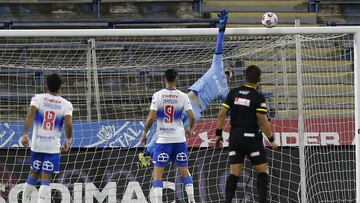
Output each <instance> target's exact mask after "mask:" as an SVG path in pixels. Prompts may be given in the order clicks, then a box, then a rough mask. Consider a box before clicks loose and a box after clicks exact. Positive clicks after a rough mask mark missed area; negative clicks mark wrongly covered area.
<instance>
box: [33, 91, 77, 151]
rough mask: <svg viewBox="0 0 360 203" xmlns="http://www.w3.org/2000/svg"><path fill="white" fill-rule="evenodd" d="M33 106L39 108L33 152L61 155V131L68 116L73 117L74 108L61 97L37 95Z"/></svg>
mask: <svg viewBox="0 0 360 203" xmlns="http://www.w3.org/2000/svg"><path fill="white" fill-rule="evenodd" d="M30 105H31V106H35V107H36V108H37V111H36V114H35V120H34V122H35V125H34V128H33V134H32V139H31V140H32V141H31V151H33V152H42V153H49V154H54V153H60V147H61V143H60V142H61V141H60V137H61V129H62V127H63V123H64V117H65V116H66V115H70V116H72V112H73V106H72V104H71V103H70V102H69V101H67V100H66V99H64V98H62V97H61V96H55V95H51V94H36V95H35V96H34V97H33V98H32V99H31V103H30Z"/></svg>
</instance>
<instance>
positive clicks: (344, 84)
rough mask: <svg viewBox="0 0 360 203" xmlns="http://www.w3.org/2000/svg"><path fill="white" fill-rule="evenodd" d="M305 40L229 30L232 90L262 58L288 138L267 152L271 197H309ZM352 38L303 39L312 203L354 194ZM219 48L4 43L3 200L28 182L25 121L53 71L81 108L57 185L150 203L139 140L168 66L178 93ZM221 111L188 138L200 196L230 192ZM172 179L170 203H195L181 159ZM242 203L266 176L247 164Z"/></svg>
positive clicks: (280, 129) (169, 42)
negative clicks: (217, 144) (219, 138)
mask: <svg viewBox="0 0 360 203" xmlns="http://www.w3.org/2000/svg"><path fill="white" fill-rule="evenodd" d="M295 44H296V42H295V36H294V35H252V36H249V35H231V36H227V37H226V38H225V43H224V56H223V59H224V63H225V66H226V67H232V69H233V70H234V73H235V74H234V78H233V79H232V80H231V82H230V84H229V86H230V88H234V87H237V86H239V85H241V84H242V83H243V82H244V76H243V71H244V68H245V67H246V66H247V65H250V64H256V65H258V66H259V67H260V68H261V69H262V71H263V75H262V82H261V85H260V91H261V92H262V93H263V94H264V95H265V97H266V98H267V101H268V103H269V106H270V116H271V117H272V121H271V123H272V128H273V130H274V134H275V137H276V140H277V142H278V143H279V144H280V145H282V147H281V148H280V149H279V150H277V151H273V150H270V149H268V150H267V153H268V160H269V165H270V177H271V178H270V193H269V199H270V200H271V201H270V202H299V196H300V188H299V187H300V179H301V178H300V163H299V147H298V141H299V139H298V115H299V109H298V101H299V99H300V98H298V97H297V90H298V89H297V88H298V87H297V84H298V81H299V78H298V77H297V75H296V65H297V63H296V54H297V53H296V49H295ZM351 44H352V36H351V35H348V34H341V35H330V34H327V35H320V34H317V35H303V36H302V37H301V46H302V47H301V48H302V49H301V58H302V64H301V71H302V82H303V86H302V87H301V88H302V89H303V91H304V95H303V98H301V99H303V102H304V109H303V110H302V112H303V114H304V124H305V134H304V135H303V136H304V138H305V142H306V145H307V146H306V148H305V164H306V166H305V167H306V185H307V200H308V202H352V201H354V200H355V197H354V191H355V180H354V177H355V158H354V148H353V147H352V146H351V145H350V144H351V142H352V139H353V132H354V129H353V126H354V120H353V118H354V116H353V112H354V93H353V86H354V82H353V63H352V48H351ZM215 45H216V37H215V36H181V35H179V36H176V37H165V36H164V37H94V38H80V37H56V38H50V37H49V38H30V37H29V38H1V39H0V92H1V94H0V112H1V113H0V130H1V131H0V135H1V136H0V147H1V149H0V162H1V163H0V166H1V168H0V176H1V177H2V178H1V180H2V181H0V182H2V186H3V189H2V187H0V191H2V192H0V193H1V196H2V197H3V198H4V199H6V200H7V199H10V197H11V198H13V201H16V199H15V196H16V193H15V192H14V191H16V187H17V186H15V185H16V184H20V183H23V182H25V180H26V178H27V174H28V171H29V167H28V164H29V149H25V148H22V147H19V145H20V146H21V144H20V142H19V138H20V136H21V134H22V129H23V127H22V121H23V119H24V118H25V115H26V111H27V108H28V105H29V101H30V99H31V97H32V96H33V95H34V94H37V93H42V92H44V91H46V90H45V88H44V77H45V76H46V75H47V74H48V73H50V72H59V73H60V74H61V75H62V76H63V77H64V79H65V85H64V87H63V89H62V91H61V95H62V96H63V97H64V98H66V99H68V100H69V101H71V102H72V104H73V105H74V115H73V119H74V147H73V148H72V149H71V151H70V153H68V154H63V155H62V165H61V166H62V167H61V172H60V174H59V175H58V176H56V177H55V179H54V181H53V183H59V185H60V186H59V185H56V184H53V188H55V187H61V185H64V187H65V189H66V188H67V191H68V192H69V194H70V199H73V200H74V202H76V201H77V202H82V199H86V198H91V199H94V200H96V199H97V201H100V202H101V198H102V197H100V195H92V194H93V193H92V192H94V191H96V188H99V189H100V190H102V191H103V194H105V197H103V198H104V200H106V201H108V202H114V201H116V202H131V200H130V199H132V200H133V201H135V199H138V200H139V201H140V202H146V201H150V198H149V196H150V189H151V176H152V167H147V168H141V167H139V166H138V164H137V153H139V152H141V151H142V150H143V149H142V148H138V147H139V146H140V144H139V138H140V136H141V132H142V130H143V125H144V123H143V122H144V120H145V118H146V115H147V113H148V109H149V104H150V100H151V96H152V94H153V93H154V92H156V91H157V90H159V89H161V88H163V87H164V82H163V78H162V75H163V71H164V70H166V69H167V68H170V67H172V68H176V69H177V70H178V71H179V73H180V79H179V82H178V86H179V89H180V90H182V91H184V92H187V88H188V87H189V86H191V85H192V84H193V83H194V82H195V81H196V80H197V79H199V78H200V77H201V76H202V75H203V74H204V73H205V72H206V71H207V70H208V68H209V67H210V65H211V59H212V56H213V52H214V48H215ZM218 110H219V101H214V102H213V104H212V105H210V106H209V107H208V108H207V109H206V110H205V111H204V112H203V114H202V119H201V120H200V121H198V122H197V124H196V128H195V133H196V136H194V137H192V138H190V139H189V151H190V158H189V161H190V164H189V166H190V172H191V173H192V175H193V179H194V186H195V196H196V200H197V201H198V202H220V201H221V200H223V199H224V197H225V191H224V190H225V180H226V177H227V175H228V174H229V165H228V161H227V153H228V151H227V149H226V148H223V149H214V148H213V143H212V141H211V140H210V139H211V138H212V136H213V134H214V129H215V119H216V116H217V113H218ZM225 131H226V132H229V126H227V128H226V129H225ZM224 138H226V139H227V138H228V133H225V135H224ZM225 146H227V142H225ZM164 180H165V181H167V182H166V183H165V185H167V186H168V188H169V189H165V190H164V201H165V202H172V201H175V200H176V201H177V202H185V200H186V194H185V192H184V189H183V188H182V184H181V180H180V177H179V174H177V172H176V170H175V166H174V165H170V166H169V167H168V168H166V173H165V175H164ZM111 182H115V185H112V184H111ZM75 183H76V184H75ZM85 183H86V184H85ZM92 184H93V185H94V186H95V187H96V188H95V189H94V187H92ZM14 188H15V189H14ZM113 188H114V189H115V190H112V189H113ZM10 191H12V192H10ZM64 191H65V192H64ZM64 191H62V192H59V189H58V190H57V191H55V190H54V191H53V201H55V202H60V199H61V194H64V193H66V190H64ZM79 191H80V193H79ZM81 191H82V192H81ZM104 191H105V192H104ZM11 194H12V196H11ZM106 194H108V195H109V196H108V197H107V198H106ZM93 196H95V197H93ZM62 198H63V199H64V195H63V196H62ZM236 198H237V199H236V202H256V200H257V191H256V174H255V172H254V170H253V167H252V166H251V164H250V163H249V161H248V160H246V162H245V169H244V171H243V173H242V178H241V179H240V181H239V184H238V189H237V193H236ZM19 201H20V196H19ZM63 201H64V200H63ZM65 202H66V201H65ZM95 202H96V201H95Z"/></svg>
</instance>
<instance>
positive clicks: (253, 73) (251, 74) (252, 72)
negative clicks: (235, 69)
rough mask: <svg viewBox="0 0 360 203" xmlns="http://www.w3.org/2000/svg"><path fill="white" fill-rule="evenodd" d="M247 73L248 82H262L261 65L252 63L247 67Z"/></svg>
mask: <svg viewBox="0 0 360 203" xmlns="http://www.w3.org/2000/svg"><path fill="white" fill-rule="evenodd" d="M245 75H246V82H249V83H255V84H256V83H259V82H260V76H261V70H260V68H259V67H257V66H255V65H251V66H249V67H247V68H246V71H245Z"/></svg>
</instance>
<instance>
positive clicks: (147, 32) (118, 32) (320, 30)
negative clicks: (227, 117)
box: [0, 26, 360, 37]
mask: <svg viewBox="0 0 360 203" xmlns="http://www.w3.org/2000/svg"><path fill="white" fill-rule="evenodd" d="M356 32H360V26H343V27H342V26H340V27H279V28H227V29H226V35H267V34H338V33H351V34H354V33H356ZM217 33H218V29H217V28H188V29H184V28H174V29H45V30H1V31H0V37H90V36H92V37H102V36H103V37H105V36H107V37H109V36H124V37H130V36H191V35H217Z"/></svg>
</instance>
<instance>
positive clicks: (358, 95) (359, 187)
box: [354, 31, 360, 203]
mask: <svg viewBox="0 0 360 203" xmlns="http://www.w3.org/2000/svg"><path fill="white" fill-rule="evenodd" d="M359 69H360V32H359V31H357V32H356V33H355V34H354V86H355V87H354V90H355V96H354V98H355V132H354V133H355V141H356V142H355V149H356V150H355V154H356V202H357V203H359V202H360V173H359V171H360V137H359V136H360V101H359V100H360V85H359V84H360V70H359Z"/></svg>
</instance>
